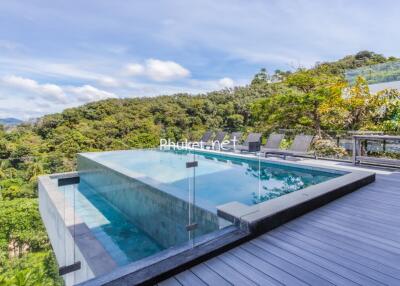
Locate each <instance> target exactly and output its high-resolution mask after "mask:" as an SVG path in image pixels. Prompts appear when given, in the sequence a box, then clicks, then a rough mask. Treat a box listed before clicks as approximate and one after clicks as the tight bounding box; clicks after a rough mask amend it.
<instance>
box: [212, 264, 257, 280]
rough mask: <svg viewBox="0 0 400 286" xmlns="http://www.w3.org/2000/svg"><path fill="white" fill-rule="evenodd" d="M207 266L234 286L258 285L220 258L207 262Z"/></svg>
mask: <svg viewBox="0 0 400 286" xmlns="http://www.w3.org/2000/svg"><path fill="white" fill-rule="evenodd" d="M205 264H206V265H207V266H209V267H210V268H211V269H212V270H214V271H215V272H217V273H218V274H219V275H221V276H222V277H224V278H225V279H226V280H228V281H229V282H230V283H232V284H233V285H258V284H256V283H255V282H254V281H252V280H250V279H249V278H247V277H246V276H243V275H242V274H240V273H239V272H237V271H236V270H235V269H233V268H232V267H230V266H229V265H228V264H226V263H225V262H223V261H222V260H220V259H219V258H213V259H210V260H208V261H206V262H205Z"/></svg>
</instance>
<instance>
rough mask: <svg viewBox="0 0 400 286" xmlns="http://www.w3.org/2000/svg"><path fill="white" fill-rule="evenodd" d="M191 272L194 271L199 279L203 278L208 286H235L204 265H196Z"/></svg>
mask: <svg viewBox="0 0 400 286" xmlns="http://www.w3.org/2000/svg"><path fill="white" fill-rule="evenodd" d="M190 270H192V272H193V273H194V274H196V276H197V277H201V280H203V281H204V282H205V283H206V284H208V285H221V286H226V285H233V284H232V283H229V282H228V281H227V280H226V279H224V278H222V276H220V275H218V274H217V273H215V272H214V271H212V270H211V269H210V268H209V267H208V266H206V265H205V264H204V263H202V264H199V265H196V266H194V267H192V268H191V269H190Z"/></svg>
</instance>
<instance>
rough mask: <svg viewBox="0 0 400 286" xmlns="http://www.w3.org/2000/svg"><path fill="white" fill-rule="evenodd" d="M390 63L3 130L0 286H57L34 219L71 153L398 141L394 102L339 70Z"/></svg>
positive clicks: (120, 104)
mask: <svg viewBox="0 0 400 286" xmlns="http://www.w3.org/2000/svg"><path fill="white" fill-rule="evenodd" d="M395 60H397V59H396V58H393V57H389V58H387V57H384V56H382V55H378V54H375V53H372V52H367V51H363V52H360V53H358V54H356V55H354V56H347V57H345V58H343V59H341V60H338V61H336V62H331V63H318V64H316V66H315V67H314V68H312V69H299V70H297V71H295V72H282V71H275V73H274V74H273V75H271V76H270V75H268V74H267V72H266V71H265V70H261V71H260V72H259V73H257V74H256V75H255V76H254V79H253V80H252V82H251V84H249V85H248V86H244V87H236V88H233V89H225V90H221V91H215V92H210V93H207V94H203V95H196V96H193V95H188V94H176V95H173V96H158V97H153V98H131V99H110V100H103V101H99V102H94V103H89V104H86V105H83V106H80V107H77V108H71V109H66V110H64V111H63V112H62V113H58V114H52V115H47V116H44V117H43V118H41V119H40V120H39V121H38V122H37V123H36V124H35V125H20V126H19V127H18V128H16V129H14V130H12V131H10V132H6V131H5V130H4V129H2V128H0V285H2V283H3V284H5V285H8V284H10V285H31V284H32V285H37V284H40V285H46V284H49V285H54V284H60V283H62V282H61V281H60V279H59V278H58V277H57V270H56V265H55V262H54V257H53V255H52V253H51V249H50V245H49V243H48V240H47V237H46V233H45V230H44V227H43V225H42V223H41V220H40V216H39V213H38V209H37V199H36V197H37V176H38V175H40V174H48V173H54V172H63V171H71V170H74V168H75V157H76V153H78V152H84V151H99V150H114V149H131V148H146V147H155V146H157V145H158V143H159V139H160V138H171V139H175V140H179V139H182V138H192V139H195V138H199V136H200V134H201V133H202V132H203V131H204V130H206V129H224V130H228V131H233V130H242V131H245V132H249V131H259V132H263V133H265V134H267V133H269V132H271V131H274V130H277V129H279V128H285V129H297V130H301V131H303V132H310V133H314V134H317V135H319V136H321V137H322V136H325V132H324V130H358V129H369V130H384V131H386V132H399V131H400V95H399V93H398V92H396V91H383V92H381V93H379V94H370V92H369V90H368V85H367V84H366V82H365V80H364V79H362V78H358V79H357V81H356V83H355V84H354V85H353V86H347V83H346V82H345V80H344V72H345V70H346V69H353V68H358V67H362V66H368V65H372V64H377V63H385V62H390V61H395ZM24 279H25V280H24ZM21 283H22V284H21ZM23 283H26V284H23ZM29 283H31V284H29ZM35 283H36V284H35Z"/></svg>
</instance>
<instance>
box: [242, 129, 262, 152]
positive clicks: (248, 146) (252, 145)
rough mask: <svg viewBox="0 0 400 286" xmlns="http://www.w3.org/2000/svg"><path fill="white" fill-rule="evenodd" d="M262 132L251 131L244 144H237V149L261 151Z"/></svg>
mask: <svg viewBox="0 0 400 286" xmlns="http://www.w3.org/2000/svg"><path fill="white" fill-rule="evenodd" d="M261 136H262V134H261V133H250V134H249V135H248V136H247V138H246V140H245V141H244V143H243V145H239V146H236V150H239V151H240V152H242V151H246V152H257V151H260V146H261Z"/></svg>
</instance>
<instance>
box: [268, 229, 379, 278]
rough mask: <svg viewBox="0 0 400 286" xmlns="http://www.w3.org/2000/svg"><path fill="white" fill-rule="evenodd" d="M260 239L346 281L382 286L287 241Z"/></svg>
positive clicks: (272, 237) (271, 237) (274, 238)
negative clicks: (344, 278)
mask: <svg viewBox="0 0 400 286" xmlns="http://www.w3.org/2000/svg"><path fill="white" fill-rule="evenodd" d="M260 239H262V240H264V241H265V242H267V243H271V244H274V245H277V246H280V247H282V248H285V249H287V250H289V251H291V252H292V253H295V254H296V255H298V256H301V257H304V258H305V259H307V260H309V261H312V262H313V263H315V264H319V265H321V266H322V267H325V268H328V269H332V270H333V271H334V272H336V273H338V274H339V275H342V276H343V277H346V278H347V279H349V280H351V281H353V282H355V283H358V284H361V285H382V284H381V283H379V282H378V281H375V280H373V279H371V278H369V277H366V276H364V275H362V274H360V273H358V272H356V271H354V270H352V269H349V268H346V267H343V266H341V265H339V264H337V263H335V262H332V261H330V260H328V259H326V258H325V257H322V256H320V255H316V254H314V253H312V252H309V251H307V250H304V249H302V248H300V247H298V246H296V245H295V244H293V243H289V242H288V241H287V240H285V241H281V240H280V239H277V238H276V237H274V236H272V235H263V236H262V237H261V238H260Z"/></svg>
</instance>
